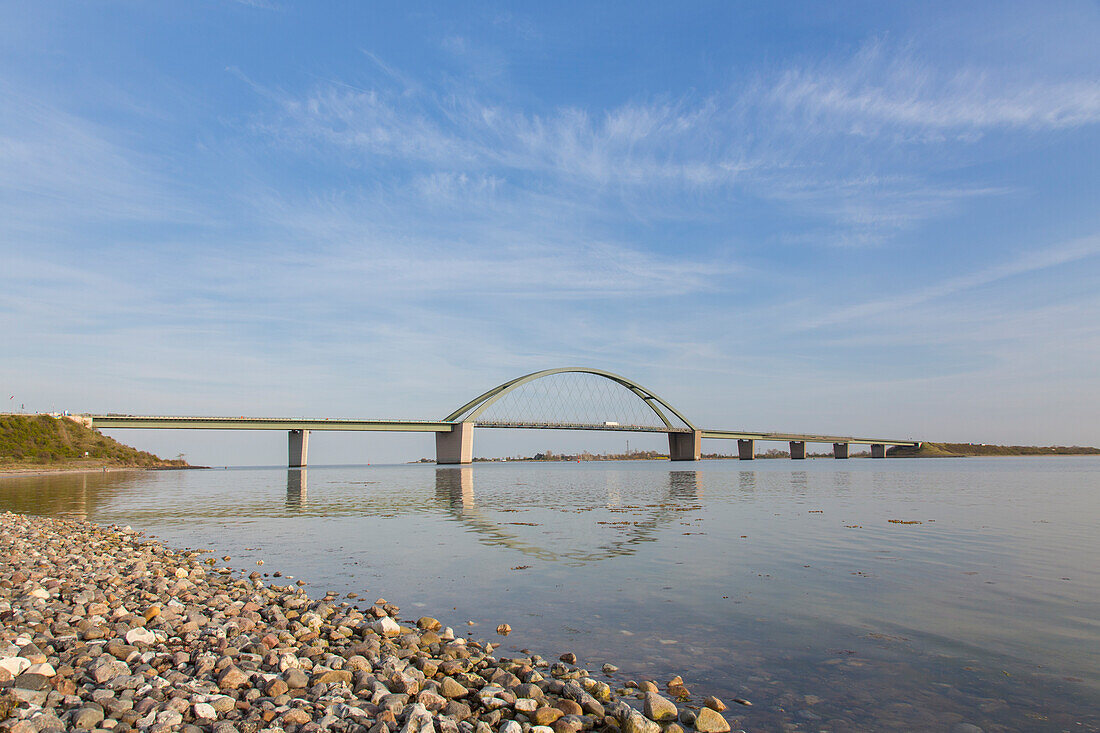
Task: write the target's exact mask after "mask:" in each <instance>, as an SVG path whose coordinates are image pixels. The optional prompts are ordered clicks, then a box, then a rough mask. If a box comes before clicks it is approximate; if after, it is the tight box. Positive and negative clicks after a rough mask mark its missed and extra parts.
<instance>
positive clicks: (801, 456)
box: [790, 440, 806, 461]
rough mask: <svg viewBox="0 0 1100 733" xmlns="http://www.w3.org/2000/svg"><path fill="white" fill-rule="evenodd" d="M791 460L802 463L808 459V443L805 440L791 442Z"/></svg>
mask: <svg viewBox="0 0 1100 733" xmlns="http://www.w3.org/2000/svg"><path fill="white" fill-rule="evenodd" d="M790 447H791V458H793V459H794V460H796V461H802V460H805V459H806V441H804V440H792V441H790Z"/></svg>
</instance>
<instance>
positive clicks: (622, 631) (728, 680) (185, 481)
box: [0, 458, 1100, 731]
mask: <svg viewBox="0 0 1100 733" xmlns="http://www.w3.org/2000/svg"><path fill="white" fill-rule="evenodd" d="M747 466H748V467H747ZM682 469H683V466H682V465H679V464H677V465H673V464H669V463H667V462H642V461H632V462H615V463H612V462H608V463H584V464H566V463H542V464H538V463H535V464H531V463H524V464H516V463H512V464H479V465H476V466H473V467H469V468H466V467H464V468H436V467H434V466H431V465H410V466H370V467H331V468H311V469H309V470H308V471H287V470H286V469H233V470H228V471H176V472H153V473H111V474H94V473H93V474H70V475H55V476H37V477H20V478H4V479H2V480H0V510H5V509H6V510H12V511H18V512H25V513H39V514H49V515H57V516H79V517H84V518H87V519H89V520H92V521H95V522H100V523H118V524H129V525H132V526H134V527H136V528H140V529H143V530H147V531H149V532H150V533H153V534H155V535H157V536H159V537H161V538H162V539H163V540H164V541H165V542H167V543H168V544H169V545H172V546H176V547H203V548H209V549H212V550H215V551H216V552H217V554H218V555H219V556H220V555H222V554H229V555H231V556H232V558H233V559H232V561H231V562H230V563H229V564H230V565H232V566H234V567H238V568H244V569H245V570H246V571H252V570H257V569H259V570H263V571H268V572H274V571H275V570H279V571H281V572H282V573H284V575H290V576H294V577H296V578H297V577H300V578H302V579H303V580H306V581H307V582H308V584H309V587H310V589H311V590H312V591H316V592H318V593H323V592H325V591H328V590H336V591H340V592H341V593H347V592H355V593H358V594H360V596H361V598H360V599H359V601H367V602H368V603H369V602H372V601H373V600H374V599H375V598H377V597H379V596H384V597H385V598H386V599H387V600H389V601H391V602H395V603H397V604H399V605H401V606H402V612H403V615H404V616H406V617H413V618H415V617H417V616H420V615H424V614H430V615H434V616H437V617H439V618H440V619H441V620H442V621H444V623H445V624H448V625H451V626H453V627H454V628H455V630H456V632H457V633H467V634H469V635H471V636H472V637H474V638H485V639H496V640H500V637H497V636H496V635H495V633H494V629H495V628H496V626H497V624H499V623H502V622H507V623H509V624H511V626H512V628H513V629H514V632H513V634H512V635H511V636H510V637H508V638H506V639H504V640H503V641H504V646H503V647H502V648H501V650H500V651H499V652H498V654H507V653H508V652H509V651H515V650H518V648H520V647H522V648H526V649H530V650H532V651H534V652H536V653H541V654H543V655H544V656H549V657H556V656H557V654H560V653H562V652H564V651H573V652H575V653H576V654H577V655H578V657H579V658H580V659H581V661H582V662H583V663H586V664H588V665H589V666H590V668H591V669H598V668H599V666H600V665H601V664H602V663H603V662H612V663H614V664H616V665H618V666H619V667H620V668H621V672H619V673H618V674H617V675H616V679H618V680H619V681H620V682H621V681H625V680H627V679H636V680H640V679H646V678H652V679H655V680H658V681H664V680H666V679H668V678H669V677H671V676H672V675H674V674H681V675H683V677H684V680H685V682H686V683H687V685H688V687H689V688H690V689H691V690H692V693H693V694H695V695H696V696H700V697H701V696H704V695H709V694H716V695H718V696H719V697H722V698H723V699H726V700H727V702H729V701H730V700H732V698H745V699H747V700H750V701H751V702H752V703H753V706H752V707H741V706H739V705H731V707H732V708H733V709H731V710H730V711H728V712H727V715H728V716H729V717H730V719H731V722H733V723H734V725H735V728H736V727H743V728H745V729H746V730H777V729H781V728H783V727H786V728H787V729H790V730H807V731H809V730H852V729H860V730H913V729H924V730H951V729H952V728H953V727H954V726H956V725H958V724H959V723H971V724H974V725H978V726H981V727H982V728H983V729H984V730H986V731H996V730H1036V731H1043V730H1051V731H1060V730H1074V731H1081V730H1093V731H1095V730H1100V714H1098V712H1097V711H1098V710H1100V541H1098V540H1097V537H1096V519H1097V516H1098V511H1097V510H1098V508H1100V493H1098V492H1100V459H1096V458H994V459H977V458H975V459H959V460H950V459H946V460H919V459H916V460H888V461H871V460H854V459H853V460H850V461H844V462H839V461H832V460H812V461H806V462H800V463H792V462H790V461H756V462H754V463H753V464H745V463H740V462H737V461H704V462H700V463H696V464H690V467H689V468H688V469H687V470H682ZM890 520H897V521H894V522H891V521H890ZM261 558H262V559H263V560H264V562H265V564H264V566H263V567H262V568H257V567H256V566H255V561H256V560H257V559H261ZM219 564H220V562H219ZM467 621H473V622H474V624H475V625H473V626H469V625H467V623H466V622H467Z"/></svg>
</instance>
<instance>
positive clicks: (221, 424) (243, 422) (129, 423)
mask: <svg viewBox="0 0 1100 733" xmlns="http://www.w3.org/2000/svg"><path fill="white" fill-rule="evenodd" d="M74 417H84V418H91V421H92V425H93V426H94V427H97V428H147V429H149V428H152V429H164V430H172V429H185V430H195V429H199V430H382V431H392V432H407V433H448V432H450V431H451V430H453V429H454V425H455V423H450V422H443V421H441V420H349V419H344V418H309V417H243V416H242V417H186V416H182V417H181V416H167V415H82V416H74Z"/></svg>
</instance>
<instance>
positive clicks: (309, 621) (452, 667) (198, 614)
mask: <svg viewBox="0 0 1100 733" xmlns="http://www.w3.org/2000/svg"><path fill="white" fill-rule="evenodd" d="M0 523H2V525H3V527H4V532H3V533H2V534H0V555H3V556H5V557H7V558H8V561H7V563H6V564H5V565H0V729H2V730H9V731H11V732H12V733H30V731H52V730H72V729H89V730H90V729H96V730H113V731H118V732H120V733H121V732H122V731H129V730H135V729H138V730H149V731H155V732H157V733H159V732H160V731H169V730H183V731H187V732H188V733H195V732H196V731H213V732H216V733H231V732H232V731H258V730H261V729H262V730H266V731H271V732H272V733H277V732H278V731H284V732H285V733H298V732H299V731H301V732H302V733H306V732H307V731H309V732H312V731H317V730H324V729H329V730H335V731H347V732H348V733H353V732H354V733H396V732H398V731H399V732H400V733H494V732H496V733H581V731H588V730H595V731H603V732H604V733H685V731H690V730H695V731H698V733H726V732H727V731H729V730H730V724H729V722H728V721H727V720H726V718H725V717H724V716H723V715H722V714H721V712H722V711H723V710H725V709H726V708H725V705H724V704H723V703H722V702H721V701H719V700H717V699H716V698H707V699H706V700H705V701H704V700H699V699H698V697H697V696H692V695H691V694H690V692H689V691H688V690H687V689H686V688H685V687H684V684H683V681H682V680H680V679H679V677H676V678H673V679H672V680H669V681H668V684H667V685H666V686H665V689H664V690H663V691H662V690H660V689H659V688H658V687H657V685H656V683H655V682H653V681H642V682H641V683H634V682H632V681H630V682H625V683H623V682H622V681H617V680H615V679H614V673H615V672H617V669H616V668H615V667H613V666H611V665H605V666H604V668H603V670H602V674H599V673H595V674H596V675H598V676H594V673H590V672H589V671H588V670H586V669H584V668H583V667H581V666H576V665H577V659H576V657H575V655H573V654H572V653H567V654H563V655H562V656H561V661H557V662H551V661H549V660H546V659H543V658H541V657H539V656H538V655H534V654H529V655H528V656H521V657H517V658H508V657H500V658H497V657H495V656H493V655H492V653H493V651H494V650H495V649H496V648H497V647H498V646H500V643H501V641H502V640H503V638H504V637H505V636H507V635H508V633H509V632H510V631H511V629H510V627H508V626H507V625H506V624H501V626H500V627H498V629H497V633H498V635H499V638H498V639H496V640H495V641H486V640H466V639H463V638H461V637H460V636H456V634H455V632H454V631H453V630H452V629H450V628H447V627H445V626H444V624H442V623H441V622H440V621H439V620H437V619H435V618H432V617H428V616H422V617H420V618H419V619H417V620H415V621H412V620H402V619H401V618H400V616H399V611H400V608H399V607H398V606H395V605H393V604H391V603H388V602H386V601H385V600H384V599H378V600H377V601H376V602H375V603H374V604H368V603H363V602H356V605H353V603H351V602H349V601H350V600H351V599H354V598H355V597H356V596H355V595H354V594H349V595H348V596H347V598H348V599H349V600H340V599H339V598H338V597H337V595H336V594H333V593H329V594H327V595H325V596H324V597H323V598H320V599H315V598H311V597H309V596H308V595H307V594H306V592H305V590H304V589H303V588H302V585H304V583H303V581H300V580H299V581H297V582H296V583H294V584H289V582H288V585H285V586H282V585H278V584H277V582H276V581H277V580H278V578H279V577H280V574H279V573H278V572H274V573H270V576H271V577H270V578H269V579H265V578H264V575H262V574H261V573H260V571H259V570H253V571H252V572H251V573H248V574H247V575H246V574H245V572H246V571H244V570H239V571H234V570H232V569H230V568H228V567H215V564H216V559H215V558H214V557H206V555H207V554H208V552H209V551H206V550H175V549H169V548H166V547H165V546H164V545H163V544H162V543H161V542H160V541H159V540H155V539H152V538H149V537H146V536H145V535H144V533H141V532H137V531H134V530H131V529H130V528H129V527H123V528H120V527H115V526H111V527H102V526H98V525H95V524H92V523H89V522H86V521H82V520H66V519H53V518H48V517H38V516H29V515H22V514H12V513H3V514H0ZM223 559H228V558H223ZM261 564H262V561H258V562H257V565H261ZM269 583H270V584H269ZM524 653H525V654H526V652H524ZM601 678H602V679H601ZM604 680H606V681H604ZM613 685H614V687H613ZM628 701H629V703H628ZM736 702H740V703H742V704H743V705H749V704H750V703H748V702H747V701H740V700H738V701H736ZM737 722H739V721H737Z"/></svg>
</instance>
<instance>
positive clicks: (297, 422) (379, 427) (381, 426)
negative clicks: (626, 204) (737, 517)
mask: <svg viewBox="0 0 1100 733" xmlns="http://www.w3.org/2000/svg"><path fill="white" fill-rule="evenodd" d="M73 417H74V418H77V417H83V418H84V419H90V420H91V422H92V425H93V426H94V427H97V428H141V429H164V430H172V429H183V430H195V429H199V430H358V431H386V432H409V433H449V432H451V431H452V430H454V427H455V426H456V425H458V424H460V423H458V422H448V421H445V420H352V419H345V418H301V417H244V416H241V417H189V416H167V415H112V414H107V415H80V416H76V415H74V416H73ZM476 425H477V427H479V428H522V429H535V430H607V431H615V432H637V433H690V432H691V429H690V428H668V427H655V426H652V425H608V424H602V425H600V424H595V425H592V424H582V423H525V422H499V421H494V422H478V423H476ZM700 437H702V438H714V439H719V440H761V441H769V440H770V441H777V442H789V441H803V442H806V443H855V444H861V445H873V444H881V445H917V446H919V445H920V441H916V440H912V439H906V440H890V439H885V438H856V437H852V436H849V435H820V434H810V433H768V432H752V431H738V430H702V431H700Z"/></svg>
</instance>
